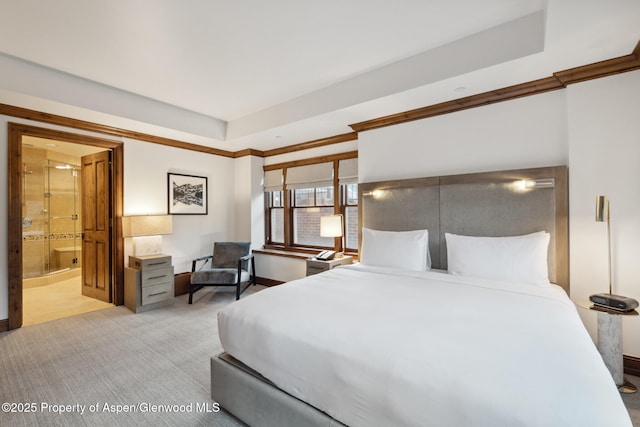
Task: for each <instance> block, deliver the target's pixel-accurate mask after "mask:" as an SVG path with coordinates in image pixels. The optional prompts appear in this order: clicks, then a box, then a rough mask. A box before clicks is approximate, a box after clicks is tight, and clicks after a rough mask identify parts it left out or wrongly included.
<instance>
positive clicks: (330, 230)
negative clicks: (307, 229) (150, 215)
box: [320, 215, 342, 237]
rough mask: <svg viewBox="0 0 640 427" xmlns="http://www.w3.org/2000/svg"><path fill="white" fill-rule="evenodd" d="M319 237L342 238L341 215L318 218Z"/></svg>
mask: <svg viewBox="0 0 640 427" xmlns="http://www.w3.org/2000/svg"><path fill="white" fill-rule="evenodd" d="M320 236H322V237H342V215H329V216H322V217H320Z"/></svg>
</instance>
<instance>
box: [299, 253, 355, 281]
mask: <svg viewBox="0 0 640 427" xmlns="http://www.w3.org/2000/svg"><path fill="white" fill-rule="evenodd" d="M351 263H353V257H350V256H343V257H342V258H334V259H330V260H328V261H323V260H320V259H315V258H307V276H311V275H312V274H318V273H322V272H323V271H328V270H331V269H333V268H336V267H337V266H339V265H348V264H351Z"/></svg>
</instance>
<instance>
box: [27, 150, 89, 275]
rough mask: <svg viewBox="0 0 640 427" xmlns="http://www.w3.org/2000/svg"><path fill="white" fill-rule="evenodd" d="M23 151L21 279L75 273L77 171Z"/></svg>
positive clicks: (78, 250)
mask: <svg viewBox="0 0 640 427" xmlns="http://www.w3.org/2000/svg"><path fill="white" fill-rule="evenodd" d="M46 157H47V155H46V152H44V154H43V153H39V152H38V150H24V151H23V161H24V165H23V180H24V182H23V185H24V188H23V207H22V210H23V217H22V236H23V279H27V280H28V279H31V278H37V277H47V276H51V275H55V274H56V273H61V272H65V271H73V270H77V272H79V271H80V270H79V268H80V262H81V260H82V256H81V250H82V241H81V239H82V223H81V212H80V206H81V203H80V201H81V200H80V182H81V181H80V176H79V175H80V167H79V166H78V165H77V164H74V163H79V159H73V160H75V162H63V161H59V160H52V159H49V158H46Z"/></svg>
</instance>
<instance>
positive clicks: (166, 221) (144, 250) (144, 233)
mask: <svg viewBox="0 0 640 427" xmlns="http://www.w3.org/2000/svg"><path fill="white" fill-rule="evenodd" d="M171 233H173V217H172V216H171V215H135V216H123V217H122V235H123V236H124V237H131V238H132V240H133V255H134V256H143V255H153V254H159V253H162V235H163V234H171Z"/></svg>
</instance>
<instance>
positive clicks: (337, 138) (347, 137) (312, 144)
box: [263, 132, 358, 157]
mask: <svg viewBox="0 0 640 427" xmlns="http://www.w3.org/2000/svg"><path fill="white" fill-rule="evenodd" d="M357 139H358V134H357V133H356V132H348V133H343V134H340V135H334V136H329V137H326V138H320V139H314V140H313V141H307V142H302V143H300V144H294V145H288V146H286V147H280V148H274V149H272V150H266V151H264V152H263V153H264V157H270V156H277V155H279V154H287V153H295V152H296V151H302V150H309V149H311V148H318V147H323V146H325V145H331V144H339V143H341V142H348V141H355V140H357Z"/></svg>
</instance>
